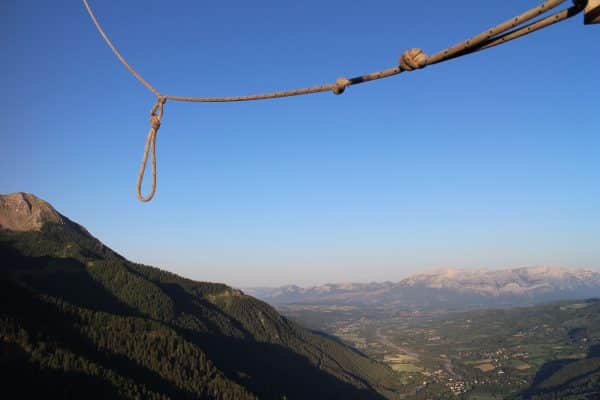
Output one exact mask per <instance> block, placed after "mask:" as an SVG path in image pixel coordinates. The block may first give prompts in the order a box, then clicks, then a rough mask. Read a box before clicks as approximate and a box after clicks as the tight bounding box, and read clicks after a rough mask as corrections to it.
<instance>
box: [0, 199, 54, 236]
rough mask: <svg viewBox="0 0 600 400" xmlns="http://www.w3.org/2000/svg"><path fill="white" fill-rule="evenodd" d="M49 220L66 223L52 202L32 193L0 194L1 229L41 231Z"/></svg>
mask: <svg viewBox="0 0 600 400" xmlns="http://www.w3.org/2000/svg"><path fill="white" fill-rule="evenodd" d="M47 222H52V223H57V224H64V223H65V219H64V217H63V216H62V215H60V214H59V213H58V212H57V211H56V210H55V209H54V207H52V206H51V205H50V204H48V203H47V202H45V201H44V200H42V199H40V198H38V197H36V196H34V195H32V194H30V193H23V192H16V193H11V194H6V195H4V194H0V229H7V230H11V231H39V230H40V229H42V226H43V225H44V224H45V223H47Z"/></svg>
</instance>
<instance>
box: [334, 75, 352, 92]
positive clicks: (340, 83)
mask: <svg viewBox="0 0 600 400" xmlns="http://www.w3.org/2000/svg"><path fill="white" fill-rule="evenodd" d="M348 86H350V80H348V79H346V78H344V77H343V76H341V77H339V78H337V79H336V81H335V84H334V86H333V93H334V94H342V93H344V90H346V88H347V87H348Z"/></svg>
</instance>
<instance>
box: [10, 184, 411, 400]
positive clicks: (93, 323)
mask: <svg viewBox="0 0 600 400" xmlns="http://www.w3.org/2000/svg"><path fill="white" fill-rule="evenodd" d="M0 261H1V263H0V376H2V382H3V387H2V390H3V392H4V393H18V394H19V397H21V398H86V399H120V398H131V399H134V398H135V399H140V398H143V399H168V398H174V399H223V400H225V399H232V400H234V399H235V400H243V399H257V398H260V399H277V400H281V399H311V398H315V399H316V398H320V399H373V400H378V399H384V398H389V399H395V398H398V396H397V393H398V392H399V391H400V390H401V386H402V384H401V383H400V382H398V380H397V379H396V376H395V375H394V373H393V371H392V370H391V369H390V368H389V367H387V366H385V365H383V364H380V363H377V362H375V361H373V360H371V359H369V358H367V357H366V356H364V355H363V354H361V353H359V352H357V351H356V350H354V349H352V348H350V347H348V346H346V345H344V344H342V343H341V342H340V341H338V340H335V339H333V338H330V337H328V336H326V335H324V334H319V333H315V332H311V331H309V330H306V329H303V328H302V327H300V326H299V325H297V324H296V323H294V322H292V321H290V320H288V319H287V318H285V317H283V316H281V315H280V314H278V313H277V311H275V309H273V308H272V307H271V306H269V305H267V304H265V303H263V302H261V301H258V300H256V299H254V298H252V297H250V296H247V295H245V294H244V293H243V292H241V291H239V290H236V289H233V288H231V287H228V286H226V285H223V284H218V283H207V282H196V281H192V280H189V279H185V278H182V277H180V276H177V275H175V274H172V273H169V272H166V271H162V270H159V269H157V268H153V267H150V266H145V265H140V264H135V263H132V262H130V261H127V260H126V259H125V258H123V257H122V256H120V255H119V254H117V253H115V252H114V251H112V250H111V249H109V248H108V247H106V246H104V245H103V244H102V243H101V242H100V241H99V240H98V239H96V238H94V237H93V236H92V235H91V234H90V233H89V232H88V231H87V230H86V229H85V228H83V227H82V226H80V225H78V224H76V223H75V222H72V221H71V220H69V219H68V218H66V217H65V216H63V215H61V214H60V213H58V212H57V211H56V210H55V209H54V208H53V207H52V206H51V205H50V204H48V203H47V202H45V201H43V200H41V199H39V198H37V197H35V196H34V195H31V194H26V193H13V194H10V195H0Z"/></svg>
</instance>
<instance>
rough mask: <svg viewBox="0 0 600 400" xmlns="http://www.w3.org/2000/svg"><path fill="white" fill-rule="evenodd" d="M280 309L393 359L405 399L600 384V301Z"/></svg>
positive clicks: (529, 393)
mask: <svg viewBox="0 0 600 400" xmlns="http://www.w3.org/2000/svg"><path fill="white" fill-rule="evenodd" d="M279 308H280V310H281V311H282V313H284V314H285V315H288V316H289V317H290V318H292V319H294V320H296V321H298V322H300V323H301V324H305V325H306V326H310V327H311V328H312V329H319V328H321V329H323V330H325V331H326V332H327V333H329V334H331V335H334V336H336V337H338V338H340V339H341V340H343V341H344V342H346V343H348V344H350V345H352V346H354V347H356V348H357V349H360V351H362V352H364V353H365V354H367V355H368V356H370V357H372V358H374V359H376V360H379V361H381V362H383V363H386V364H387V365H389V366H390V367H391V368H392V369H393V370H394V371H395V372H396V373H397V374H398V375H399V377H400V378H399V379H401V381H402V382H403V384H404V385H406V386H405V388H406V390H405V398H415V399H421V398H423V399H424V398H449V399H453V398H465V399H472V400H477V399H504V398H511V397H513V398H544V397H543V396H544V393H545V391H544V389H543V388H546V391H547V389H548V388H552V390H564V391H565V396H567V395H568V394H569V393H570V392H571V391H574V389H573V387H571V386H572V385H575V384H576V383H577V384H578V385H583V386H585V385H591V386H593V387H595V388H597V389H600V368H598V367H600V358H598V354H597V352H598V345H599V344H600V301H598V300H583V301H576V302H573V301H570V302H561V303H554V304H548V305H540V306H532V307H522V308H512V309H501V310H499V309H496V310H471V311H466V312H447V311H443V310H436V311H419V310H414V309H406V310H400V311H390V310H386V309H368V308H359V307H345V308H341V309H340V308H333V309H332V307H331V306H329V305H323V306H318V305H314V304H313V305H307V306H303V305H299V304H295V305H288V306H280V307H279ZM557 366H560V368H557ZM582 371H583V372H582ZM561 374H563V375H566V376H569V378H568V379H562V380H561V378H560V376H561ZM552 379H554V381H553V380H552ZM549 382H550V383H549ZM552 382H553V383H552ZM535 396H538V397H535ZM565 398H567V397H565ZM574 398H575V397H574ZM577 398H579V397H577ZM582 398H585V397H582ZM589 398H590V399H591V398H593V397H589Z"/></svg>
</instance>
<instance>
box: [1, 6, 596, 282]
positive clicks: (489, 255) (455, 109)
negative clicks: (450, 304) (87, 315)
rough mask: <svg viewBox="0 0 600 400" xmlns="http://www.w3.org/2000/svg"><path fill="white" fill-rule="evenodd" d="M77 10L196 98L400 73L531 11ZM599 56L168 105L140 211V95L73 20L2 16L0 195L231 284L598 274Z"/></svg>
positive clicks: (566, 33) (588, 30) (544, 38)
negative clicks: (554, 270) (403, 58)
mask: <svg viewBox="0 0 600 400" xmlns="http://www.w3.org/2000/svg"><path fill="white" fill-rule="evenodd" d="M90 3H91V5H92V6H93V7H94V9H95V12H96V15H97V17H98V18H99V19H100V21H101V23H102V24H103V25H104V28H105V29H106V31H107V32H108V33H109V35H111V37H112V38H113V40H114V42H115V44H116V45H117V46H118V47H119V48H120V49H121V51H122V52H123V53H124V55H125V56H126V57H127V58H128V59H129V60H130V61H131V62H132V64H133V65H134V66H135V67H136V68H137V69H138V70H139V72H140V73H141V74H142V75H143V76H145V77H146V78H147V79H148V80H149V81H151V82H152V83H153V84H154V85H155V86H157V87H158V88H159V89H160V90H161V91H163V92H167V93H170V94H181V95H197V96H200V95H202V96H204V95H206V96H213V95H236V94H247V93H254V92H261V91H271V90H279V89H284V88H293V87H301V86H307V85H313V84H319V83H323V82H330V81H333V80H335V79H336V78H337V77H338V76H341V75H344V76H347V77H351V76H354V75H359V74H362V73H366V72H371V71H375V70H378V69H381V68H387V67H392V66H394V65H395V63H396V62H397V59H398V57H399V56H400V54H401V53H402V52H403V51H404V50H406V49H408V48H411V47H421V48H422V49H423V50H424V51H425V52H427V53H429V54H432V53H434V52H436V51H438V50H439V49H442V48H444V47H447V46H448V45H451V44H454V43H455V42H458V41H461V40H463V39H465V38H467V37H468V36H471V35H472V34H475V33H478V32H480V31H481V30H484V29H486V28H488V27H490V26H492V25H495V24H496V23H498V22H500V21H503V20H504V19H507V18H510V17H512V16H514V15H516V14H518V13H520V12H522V11H524V10H525V9H527V8H529V7H532V6H534V5H536V4H537V2H535V1H516V0H510V1H507V0H502V1H500V0H498V1H489V2H488V1H486V2H480V1H473V0H455V1H452V2H449V1H447V0H432V1H427V2H415V1H396V0H393V1H392V0H382V1H380V2H378V3H377V4H376V5H374V4H373V3H364V2H351V1H338V0H335V1H316V0H306V1H302V2H293V3H292V2H285V1H262V0H257V1H253V2H248V1H237V0H236V1H229V0H223V1H219V2H206V1H192V0H176V1H171V2H164V1H158V0H144V1H141V0H135V1H134V0H128V1H124V2H117V1H99V0H90ZM568 3H569V2H568ZM167 4H168V5H167ZM569 4H570V3H569ZM598 43H600V25H596V26H584V25H583V23H582V17H575V18H573V19H571V20H569V21H567V22H564V23H561V24H559V25H557V26H553V27H550V28H548V29H545V30H543V31H541V32H538V33H536V34H534V35H532V36H528V37H526V38H524V39H521V40H519V41H517V42H513V43H511V44H509V45H506V46H502V47H498V48H495V49H492V50H489V51H486V52H483V53H478V54H475V55H472V56H469V57H467V58H461V59H458V60H454V61H451V62H449V63H444V64H441V65H437V66H433V67H430V68H426V69H424V70H422V71H418V72H414V73H406V74H403V75H400V76H397V77H393V78H389V79H386V80H382V81H377V82H373V83H368V84H363V85H358V86H354V87H351V88H349V89H348V90H347V91H346V93H345V94H344V95H342V96H334V95H333V94H331V93H323V94H316V95H311V96H303V97H296V98H288V99H282V100H270V101H262V102H252V103H230V104H186V103H175V102H169V103H167V104H166V106H165V117H164V119H163V126H162V128H161V131H160V133H159V137H158V193H157V195H156V197H155V198H154V200H153V201H152V202H150V203H149V204H142V203H140V202H139V201H138V200H137V199H136V196H135V181H136V176H137V170H138V168H139V162H140V159H141V155H142V149H143V144H144V140H145V135H146V132H147V129H148V112H149V109H150V107H151V106H152V104H153V102H154V98H153V96H152V95H151V94H150V93H149V92H147V91H146V89H145V88H144V87H143V86H141V85H140V84H139V83H138V82H137V81H136V80H134V79H133V78H132V77H131V75H129V73H128V72H127V71H126V70H125V69H124V68H123V67H122V66H121V65H120V64H119V63H118V61H117V60H116V58H115V57H114V56H113V55H112V53H111V52H110V50H109V49H108V47H107V46H106V44H105V43H104V42H103V41H102V40H101V38H100V36H99V34H98V33H97V32H96V30H95V28H94V27H93V26H92V24H91V22H90V20H89V17H88V16H87V14H86V13H85V10H84V8H83V5H82V3H81V2H80V1H62V0H57V1H52V2H50V1H29V0H19V1H17V0H7V1H3V2H2V5H0V46H1V50H2V53H1V54H2V59H3V61H2V62H1V63H0V89H1V90H2V94H1V95H0V104H1V107H0V118H1V121H2V125H1V128H0V171H1V173H0V193H10V192H14V191H26V192H31V193H34V194H36V195H38V196H40V197H42V198H44V199H46V200H48V201H49V202H51V203H52V204H53V205H54V206H55V207H56V208H57V209H58V210H59V211H60V212H62V213H63V214H65V215H67V216H69V217H70V218H72V219H74V220H76V221H78V222H79V223H81V224H83V225H85V226H86V227H87V228H88V229H89V230H90V231H91V232H92V233H93V234H94V235H96V236H97V237H99V238H100V239H101V240H103V241H104V242H105V243H106V244H107V245H109V246H110V247H112V248H113V249H115V250H117V251H118V252H120V253H122V254H123V255H125V256H126V257H128V258H129V259H131V260H134V261H138V262H143V263H147V264H151V265H155V266H158V267H161V268H164V269H168V270H171V271H174V272H176V273H179V274H182V275H184V276H187V277H190V278H193V279H198V280H211V281H221V282H226V283H229V284H232V285H237V286H257V285H279V284H287V283H296V284H301V285H309V284H319V283H325V282H331V281H334V282H339V281H381V280H399V279H401V278H402V277H404V276H406V275H407V274H409V273H413V272H418V271H424V270H429V269H432V268H440V267H449V266H452V267H466V268H470V267H491V268H501V267H511V268H512V267H521V266H530V265H549V266H569V267H586V268H598V267H599V266H600V113H599V104H600V97H599V96H600V56H599V53H598Z"/></svg>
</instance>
